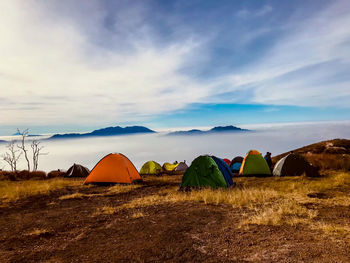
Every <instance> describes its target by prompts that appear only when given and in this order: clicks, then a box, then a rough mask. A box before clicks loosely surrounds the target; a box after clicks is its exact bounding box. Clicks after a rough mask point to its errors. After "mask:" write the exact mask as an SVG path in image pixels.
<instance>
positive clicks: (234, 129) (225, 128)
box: [168, 125, 249, 135]
mask: <svg viewBox="0 0 350 263" xmlns="http://www.w3.org/2000/svg"><path fill="white" fill-rule="evenodd" d="M247 131H249V130H247V129H242V128H239V127H236V126H233V125H229V126H217V127H214V128H211V129H210V130H208V131H204V130H198V129H192V130H188V131H175V132H170V133H168V135H198V134H208V133H219V132H247Z"/></svg>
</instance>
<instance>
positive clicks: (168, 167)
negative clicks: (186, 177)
mask: <svg viewBox="0 0 350 263" xmlns="http://www.w3.org/2000/svg"><path fill="white" fill-rule="evenodd" d="M178 165H179V164H178V163H168V162H165V163H164V164H163V166H162V167H163V169H164V171H165V172H172V171H174V170H175V168H176V167H177V166H178Z"/></svg>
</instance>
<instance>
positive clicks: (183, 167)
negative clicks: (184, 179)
mask: <svg viewBox="0 0 350 263" xmlns="http://www.w3.org/2000/svg"><path fill="white" fill-rule="evenodd" d="M187 168H188V166H187V164H186V163H185V162H180V163H179V164H178V166H176V168H175V169H174V171H175V172H184V171H186V170H187Z"/></svg>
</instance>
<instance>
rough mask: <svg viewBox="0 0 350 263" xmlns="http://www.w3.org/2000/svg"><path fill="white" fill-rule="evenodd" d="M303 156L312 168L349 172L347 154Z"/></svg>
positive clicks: (349, 164)
mask: <svg viewBox="0 0 350 263" xmlns="http://www.w3.org/2000/svg"><path fill="white" fill-rule="evenodd" d="M304 156H305V157H306V158H307V160H308V161H309V162H310V163H312V164H313V165H314V166H316V167H320V168H322V169H325V170H343V171H350V155H349V154H310V155H304Z"/></svg>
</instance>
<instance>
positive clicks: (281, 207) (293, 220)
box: [242, 199, 317, 225]
mask: <svg viewBox="0 0 350 263" xmlns="http://www.w3.org/2000/svg"><path fill="white" fill-rule="evenodd" d="M316 216H317V211H315V210H310V209H307V208H306V207H305V206H302V205H300V204H299V203H298V202H296V201H295V200H294V199H282V200H281V201H279V202H274V203H273V204H272V206H264V207H262V208H259V209H257V211H256V212H255V213H254V215H253V216H250V217H249V218H248V219H245V220H244V221H243V222H242V225H247V224H257V225H281V224H285V223H286V224H289V225H296V224H299V223H305V222H307V221H308V220H309V219H313V218H315V217H316Z"/></svg>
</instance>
